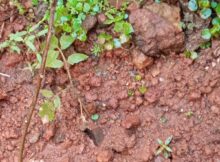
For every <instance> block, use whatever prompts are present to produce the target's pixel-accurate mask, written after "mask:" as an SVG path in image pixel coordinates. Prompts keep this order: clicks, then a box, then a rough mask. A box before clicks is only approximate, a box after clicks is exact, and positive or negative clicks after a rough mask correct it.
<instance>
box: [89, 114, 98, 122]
mask: <svg viewBox="0 0 220 162" xmlns="http://www.w3.org/2000/svg"><path fill="white" fill-rule="evenodd" d="M99 117H100V116H99V114H93V115H92V116H91V119H92V120H93V121H97V120H98V119H99Z"/></svg>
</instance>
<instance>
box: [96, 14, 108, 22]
mask: <svg viewBox="0 0 220 162" xmlns="http://www.w3.org/2000/svg"><path fill="white" fill-rule="evenodd" d="M97 19H98V23H99V24H101V25H102V24H104V22H105V21H106V20H107V17H106V16H105V14H104V13H100V14H98V16H97Z"/></svg>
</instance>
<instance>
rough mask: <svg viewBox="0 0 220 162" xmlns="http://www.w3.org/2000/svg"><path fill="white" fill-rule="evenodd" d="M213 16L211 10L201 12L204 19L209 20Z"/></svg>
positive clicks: (205, 9) (204, 9)
mask: <svg viewBox="0 0 220 162" xmlns="http://www.w3.org/2000/svg"><path fill="white" fill-rule="evenodd" d="M211 14H212V10H211V9H210V8H203V9H202V10H201V11H200V16H201V18H203V19H208V18H209V17H210V16H211Z"/></svg>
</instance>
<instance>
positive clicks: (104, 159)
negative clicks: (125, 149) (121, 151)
mask: <svg viewBox="0 0 220 162" xmlns="http://www.w3.org/2000/svg"><path fill="white" fill-rule="evenodd" d="M113 155H114V154H113V151H112V150H102V151H100V152H99V153H98V155H97V158H96V160H97V162H110V161H111V160H113Z"/></svg>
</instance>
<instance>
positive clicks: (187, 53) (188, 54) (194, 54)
mask: <svg viewBox="0 0 220 162" xmlns="http://www.w3.org/2000/svg"><path fill="white" fill-rule="evenodd" d="M184 55H185V57H186V58H190V59H192V60H195V59H197V58H198V54H197V52H195V51H190V50H185V51H184Z"/></svg>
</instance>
